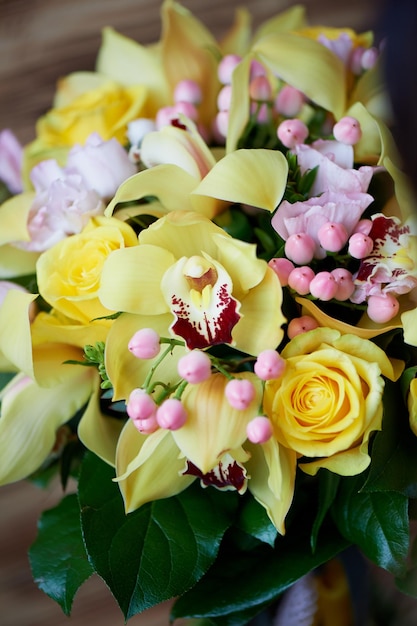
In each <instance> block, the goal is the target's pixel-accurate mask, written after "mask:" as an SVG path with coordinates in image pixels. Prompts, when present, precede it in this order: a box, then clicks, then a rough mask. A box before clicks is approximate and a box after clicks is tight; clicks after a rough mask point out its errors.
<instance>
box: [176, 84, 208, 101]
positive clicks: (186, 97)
mask: <svg viewBox="0 0 417 626" xmlns="http://www.w3.org/2000/svg"><path fill="white" fill-rule="evenodd" d="M201 100H202V93H201V87H200V85H199V84H198V83H196V81H195V80H190V79H184V80H180V82H179V83H177V85H176V87H175V89H174V101H175V102H190V103H191V104H194V105H197V104H200V102H201Z"/></svg>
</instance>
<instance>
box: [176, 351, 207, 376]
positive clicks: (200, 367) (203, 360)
mask: <svg viewBox="0 0 417 626" xmlns="http://www.w3.org/2000/svg"><path fill="white" fill-rule="evenodd" d="M177 368H178V373H179V375H180V376H181V378H184V380H186V381H187V382H189V383H192V384H197V383H202V382H203V381H204V380H207V378H209V377H210V374H211V361H210V357H209V356H208V354H206V353H205V352H203V351H202V350H192V351H191V352H189V353H188V354H186V355H185V356H183V357H181V358H180V360H179V361H178V365H177Z"/></svg>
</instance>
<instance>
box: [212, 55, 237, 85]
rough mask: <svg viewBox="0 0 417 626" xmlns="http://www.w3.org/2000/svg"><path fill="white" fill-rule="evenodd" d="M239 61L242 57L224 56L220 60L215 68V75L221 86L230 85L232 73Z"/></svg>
mask: <svg viewBox="0 0 417 626" xmlns="http://www.w3.org/2000/svg"><path fill="white" fill-rule="evenodd" d="M241 60H242V57H240V56H239V55H238V54H226V56H224V57H223V58H222V60H221V61H220V63H219V65H218V68H217V75H218V78H219V81H220V82H221V83H222V84H223V85H230V83H231V82H232V74H233V71H234V69H235V67H236V66H237V65H239V63H240V62H241Z"/></svg>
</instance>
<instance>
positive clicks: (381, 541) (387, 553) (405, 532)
mask: <svg viewBox="0 0 417 626" xmlns="http://www.w3.org/2000/svg"><path fill="white" fill-rule="evenodd" d="M363 480H364V479H363V478H362V477H361V476H354V477H349V478H343V480H342V481H341V483H340V486H339V490H338V494H337V497H336V500H335V502H334V504H333V506H332V514H333V517H334V520H335V522H336V524H337V526H338V528H339V531H340V532H341V534H342V535H343V536H344V537H345V538H346V539H348V540H349V541H351V542H352V543H354V544H356V545H357V546H359V548H360V549H361V550H362V551H363V552H364V554H366V556H367V557H368V558H369V559H370V560H371V561H373V562H374V563H376V565H378V566H379V567H382V568H384V569H386V570H388V571H389V572H391V573H392V574H394V575H395V576H400V575H401V574H403V573H404V567H405V559H406V558H407V552H408V548H409V521H408V499H407V497H406V496H404V495H402V494H401V493H397V492H394V491H391V492H389V491H388V492H364V491H361V487H362V486H363Z"/></svg>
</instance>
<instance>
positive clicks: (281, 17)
mask: <svg viewBox="0 0 417 626" xmlns="http://www.w3.org/2000/svg"><path fill="white" fill-rule="evenodd" d="M306 24H307V22H306V9H305V7H304V6H302V5H300V4H297V5H295V6H293V7H290V8H289V9H287V10H286V11H281V12H280V13H278V15H274V16H273V17H272V18H270V19H268V20H265V21H264V22H263V23H262V24H261V26H260V27H259V28H258V30H257V31H256V32H255V35H254V41H255V42H256V41H259V40H260V39H262V38H263V37H266V36H268V35H272V34H276V33H282V32H286V31H293V30H299V29H300V28H304V26H306Z"/></svg>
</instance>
